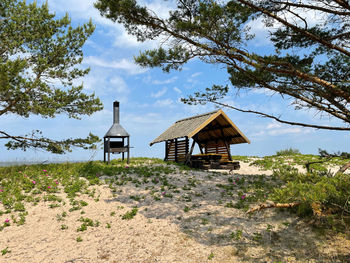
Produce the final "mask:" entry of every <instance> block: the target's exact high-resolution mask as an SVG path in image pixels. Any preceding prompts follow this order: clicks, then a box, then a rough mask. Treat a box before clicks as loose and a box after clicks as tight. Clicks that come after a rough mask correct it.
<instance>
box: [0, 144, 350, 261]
mask: <svg viewBox="0 0 350 263" xmlns="http://www.w3.org/2000/svg"><path fill="white" fill-rule="evenodd" d="M236 157H237V158H236ZM318 158H319V157H317V156H314V155H301V154H298V153H295V151H292V150H291V151H286V152H285V153H278V154H276V155H274V156H266V157H264V158H260V159H257V158H256V157H254V159H253V157H243V156H241V157H238V156H235V157H234V159H236V160H240V161H241V162H248V161H251V162H252V165H254V166H258V167H260V168H261V169H273V170H274V173H273V175H272V176H265V175H252V176H241V175H239V174H228V173H227V174H222V173H211V172H207V173H205V175H203V173H202V172H200V171H197V170H191V169H189V168H188V167H184V166H181V165H174V164H170V163H167V162H163V161H161V160H159V159H147V158H135V159H132V160H131V163H130V164H129V165H126V163H125V162H121V161H115V160H113V161H112V165H106V164H104V163H102V162H89V163H65V164H48V165H30V166H15V167H0V201H1V203H2V205H3V206H2V207H3V209H1V211H0V216H2V217H3V218H5V217H6V218H7V219H8V221H7V222H4V221H3V222H0V230H3V229H5V228H6V227H13V225H16V224H17V225H23V224H25V222H26V217H27V216H28V211H27V210H28V206H31V205H37V204H39V203H41V202H43V203H45V204H46V206H47V207H48V209H54V210H53V211H52V212H53V213H54V215H55V217H56V218H55V220H57V221H58V222H60V223H59V225H58V228H57V230H58V231H59V230H62V233H64V232H69V231H76V232H84V234H85V232H88V231H91V230H92V229H91V228H96V227H98V226H100V225H101V226H104V227H103V228H111V226H112V223H113V226H115V225H118V224H115V223H114V222H115V220H120V219H122V220H132V219H133V218H134V217H135V216H136V215H137V214H138V213H140V214H142V215H143V216H144V215H150V214H152V213H155V214H156V215H157V213H162V212H164V214H166V213H167V211H160V210H162V209H161V208H160V207H163V205H165V204H175V205H174V206H175V207H176V208H177V209H178V210H177V212H178V214H177V215H176V218H178V220H177V221H178V222H179V224H180V225H181V227H182V228H183V229H184V232H185V233H188V235H190V236H192V237H197V236H196V235H198V234H196V233H199V232H198V231H200V229H202V230H204V231H206V232H208V233H210V234H208V237H207V238H208V239H210V240H209V241H208V242H209V243H210V242H214V244H215V242H216V243H218V244H219V243H220V242H222V243H223V244H225V242H229V244H237V243H240V242H241V243H242V242H250V243H252V244H257V243H259V244H260V245H262V244H263V242H267V241H266V236H270V239H271V237H272V236H273V234H274V233H275V232H276V229H277V226H276V225H273V224H272V223H271V224H267V226H266V225H264V229H262V230H261V229H260V230H254V231H253V230H252V231H251V232H249V233H247V232H243V231H246V230H245V229H244V226H241V225H231V224H230V223H222V222H221V221H220V220H221V219H220V217H218V216H217V214H215V209H217V210H218V211H219V210H220V209H221V210H225V211H226V212H227V214H228V215H230V214H234V213H238V212H237V211H239V213H241V214H240V215H242V217H244V216H243V215H245V212H246V211H247V210H248V209H249V208H251V207H252V206H254V205H257V204H260V203H263V202H265V201H267V200H273V201H281V202H282V201H283V202H289V201H292V200H293V199H292V197H293V198H305V199H306V200H311V199H312V198H314V199H315V198H316V197H315V196H312V194H313V195H315V194H316V193H317V191H319V189H328V188H327V187H326V186H327V185H333V186H334V188H336V189H344V190H342V191H344V193H345V192H346V187H347V186H348V181H347V180H346V179H345V178H344V179H342V181H341V180H340V181H339V178H335V179H332V178H330V179H327V177H325V176H324V175H322V172H324V171H325V170H327V169H326V164H315V165H314V166H313V169H314V170H315V171H316V172H318V173H319V174H308V175H305V174H304V175H303V174H299V173H297V170H296V167H295V166H296V165H304V164H305V163H306V162H309V161H314V160H318ZM347 161H349V160H344V159H341V158H334V159H332V160H331V161H330V164H332V165H342V164H344V163H345V162H347ZM234 172H237V173H239V171H234ZM177 174H180V176H178V175H177ZM175 175H176V176H175ZM102 176H103V177H104V178H107V179H105V180H102V179H101V177H102ZM337 180H338V181H337ZM34 182H35V183H34ZM292 183H294V185H292ZM297 183H298V184H297ZM102 184H103V185H104V187H108V188H109V189H110V192H111V195H113V199H116V200H118V201H119V202H123V206H122V205H120V204H118V205H115V206H114V207H113V209H112V210H110V211H108V212H107V215H108V216H109V217H110V218H109V219H108V220H104V221H102V220H101V223H100V222H99V221H97V220H95V218H92V217H91V215H89V213H88V212H87V213H86V214H85V212H86V211H88V209H87V208H89V206H92V205H90V204H89V203H94V202H93V200H94V201H95V202H102V200H103V199H102V197H101V193H100V192H99V190H98V189H99V188H98V187H97V186H99V185H102ZM342 184H343V186H342ZM304 185H305V187H307V190H308V191H304V192H302V191H300V187H302V186H304ZM293 187H294V188H293ZM317 187H318V188H317ZM126 189H132V191H130V192H129V191H126ZM203 189H204V190H203ZM298 189H299V190H298ZM305 189H306V188H305ZM287 190H288V191H289V192H287ZM292 190H293V191H294V192H293V191H292ZM332 191H333V188H332V189H331V188H329V189H328V192H329V193H333V196H332V199H327V200H331V201H332V202H342V201H343V200H342V199H341V198H340V199H339V196H338V197H337V193H338V192H339V191H338V192H337V191H336V192H334V191H333V192H332ZM311 193H312V194H311ZM208 196H210V198H212V200H214V202H215V203H211V204H208V205H211V206H212V207H215V208H212V209H213V210H210V211H207V210H205V209H206V208H205V206H206V205H207V204H206V202H201V201H203V200H204V201H208V200H209V199H207V197H208ZM335 197H336V198H338V199H336V198H335ZM103 198H104V197H103ZM283 198H284V199H283ZM288 198H289V199H288ZM322 198H323V197H322ZM300 200H302V199H300ZM337 200H338V201H337ZM135 204H137V207H133V208H131V206H133V205H135ZM202 204H204V205H203V206H201V205H202ZM310 204H311V203H310ZM150 205H158V208H157V209H158V210H159V211H154V210H152V209H148V206H150ZM349 205H350V203H349ZM310 207H311V206H310ZM310 207H309V208H310ZM348 209H350V207H348ZM113 210H114V211H113ZM55 211H57V212H55ZM203 211H204V212H203ZM297 212H298V211H297ZM299 214H300V215H302V213H299ZM72 215H74V216H76V218H77V217H79V216H80V218H79V219H78V221H79V225H78V226H74V227H72V226H71V225H69V223H67V221H66V220H67V217H70V216H72ZM82 215H83V216H82ZM156 215H152V216H154V217H156ZM304 215H305V213H304ZM311 215H312V210H311ZM258 216H259V215H258ZM332 216H334V215H332ZM346 216H347V215H346V214H344V215H343V217H342V218H343V219H344V222H345V218H346ZM337 219H339V218H335V219H334V218H333V217H328V218H327V222H328V223H327V224H329V225H331V226H335V225H337V223H336V222H337ZM112 220H113V221H112ZM222 220H223V219H222ZM227 220H228V219H227ZM338 221H339V220H338ZM221 224H222V225H221ZM279 224H280V227H281V225H282V226H283V227H284V228H287V227H288V228H290V227H291V226H290V225H289V224H290V223H288V222H287V221H285V222H283V223H282V222H280V223H279ZM346 224H347V223H346ZM68 225H69V229H68ZM349 225H350V224H347V225H346V226H347V227H348V226H349ZM222 226H226V227H227V229H226V230H225V231H226V232H225V233H220V231H217V228H220V227H222ZM113 228H114V227H113ZM237 228H238V229H237ZM67 229H68V230H67ZM331 229H334V228H332V227H331ZM339 229H340V230H341V231H343V230H344V229H346V227H344V226H343V227H342V228H339V227H338V226H337V227H336V228H335V231H338V232H339ZM63 230H67V231H63ZM112 230H113V229H112ZM95 231H97V229H95ZM76 232H75V233H76ZM243 233H244V235H243ZM197 238H198V237H197ZM201 238H202V237H201ZM203 238H204V237H203ZM76 241H77V242H81V241H82V238H81V237H80V236H78V237H77V240H76ZM205 242H206V241H205ZM220 244H221V243H220ZM211 255H212V256H211ZM209 257H210V258H209ZM209 257H208V259H209V260H211V259H213V257H214V254H213V253H211V254H210V255H209Z"/></svg>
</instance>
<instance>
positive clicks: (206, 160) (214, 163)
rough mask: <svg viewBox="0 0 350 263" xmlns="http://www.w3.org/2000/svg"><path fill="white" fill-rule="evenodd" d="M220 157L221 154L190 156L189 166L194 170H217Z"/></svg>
mask: <svg viewBox="0 0 350 263" xmlns="http://www.w3.org/2000/svg"><path fill="white" fill-rule="evenodd" d="M221 157H222V155H221V154H215V153H206V154H195V155H192V156H191V166H192V167H194V168H218V167H219V166H220V163H219V161H220V159H221ZM206 166H208V167H206Z"/></svg>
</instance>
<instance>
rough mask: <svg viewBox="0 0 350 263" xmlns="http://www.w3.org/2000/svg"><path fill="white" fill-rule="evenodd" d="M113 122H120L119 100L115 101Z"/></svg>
mask: <svg viewBox="0 0 350 263" xmlns="http://www.w3.org/2000/svg"><path fill="white" fill-rule="evenodd" d="M113 123H119V101H115V102H113Z"/></svg>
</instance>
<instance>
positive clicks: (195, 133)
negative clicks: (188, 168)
mask: <svg viewBox="0 0 350 263" xmlns="http://www.w3.org/2000/svg"><path fill="white" fill-rule="evenodd" d="M190 139H192V144H191V147H189V143H190ZM163 141H164V142H165V158H164V160H166V161H174V162H178V163H189V162H190V161H191V156H192V154H193V149H194V146H195V144H198V146H199V150H200V152H201V154H202V155H210V154H212V155H215V154H216V155H220V156H221V159H220V162H221V163H224V162H226V163H227V162H230V161H232V158H231V153H230V145H231V144H238V143H250V141H249V139H248V138H247V137H246V136H245V135H244V134H243V133H242V132H241V131H240V130H239V129H238V128H237V126H236V125H235V124H234V123H233V122H232V121H231V120H230V119H229V118H228V117H227V115H226V114H225V113H224V112H223V111H222V110H221V109H220V110H217V111H213V112H209V113H206V114H201V115H197V116H193V117H190V118H186V119H182V120H179V121H177V122H175V123H174V124H173V125H172V126H170V127H169V128H168V129H167V130H166V131H165V132H163V133H162V134H161V135H159V136H158V137H157V138H156V139H154V140H153V141H152V142H151V143H150V145H151V146H152V145H153V144H155V143H159V142H163Z"/></svg>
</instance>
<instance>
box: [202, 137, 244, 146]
mask: <svg viewBox="0 0 350 263" xmlns="http://www.w3.org/2000/svg"><path fill="white" fill-rule="evenodd" d="M236 138H242V136H241V135H234V136H228V137H225V139H226V140H227V141H229V140H231V139H236ZM213 141H222V138H215V139H207V140H202V141H198V142H197V143H203V144H206V143H207V142H213Z"/></svg>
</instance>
